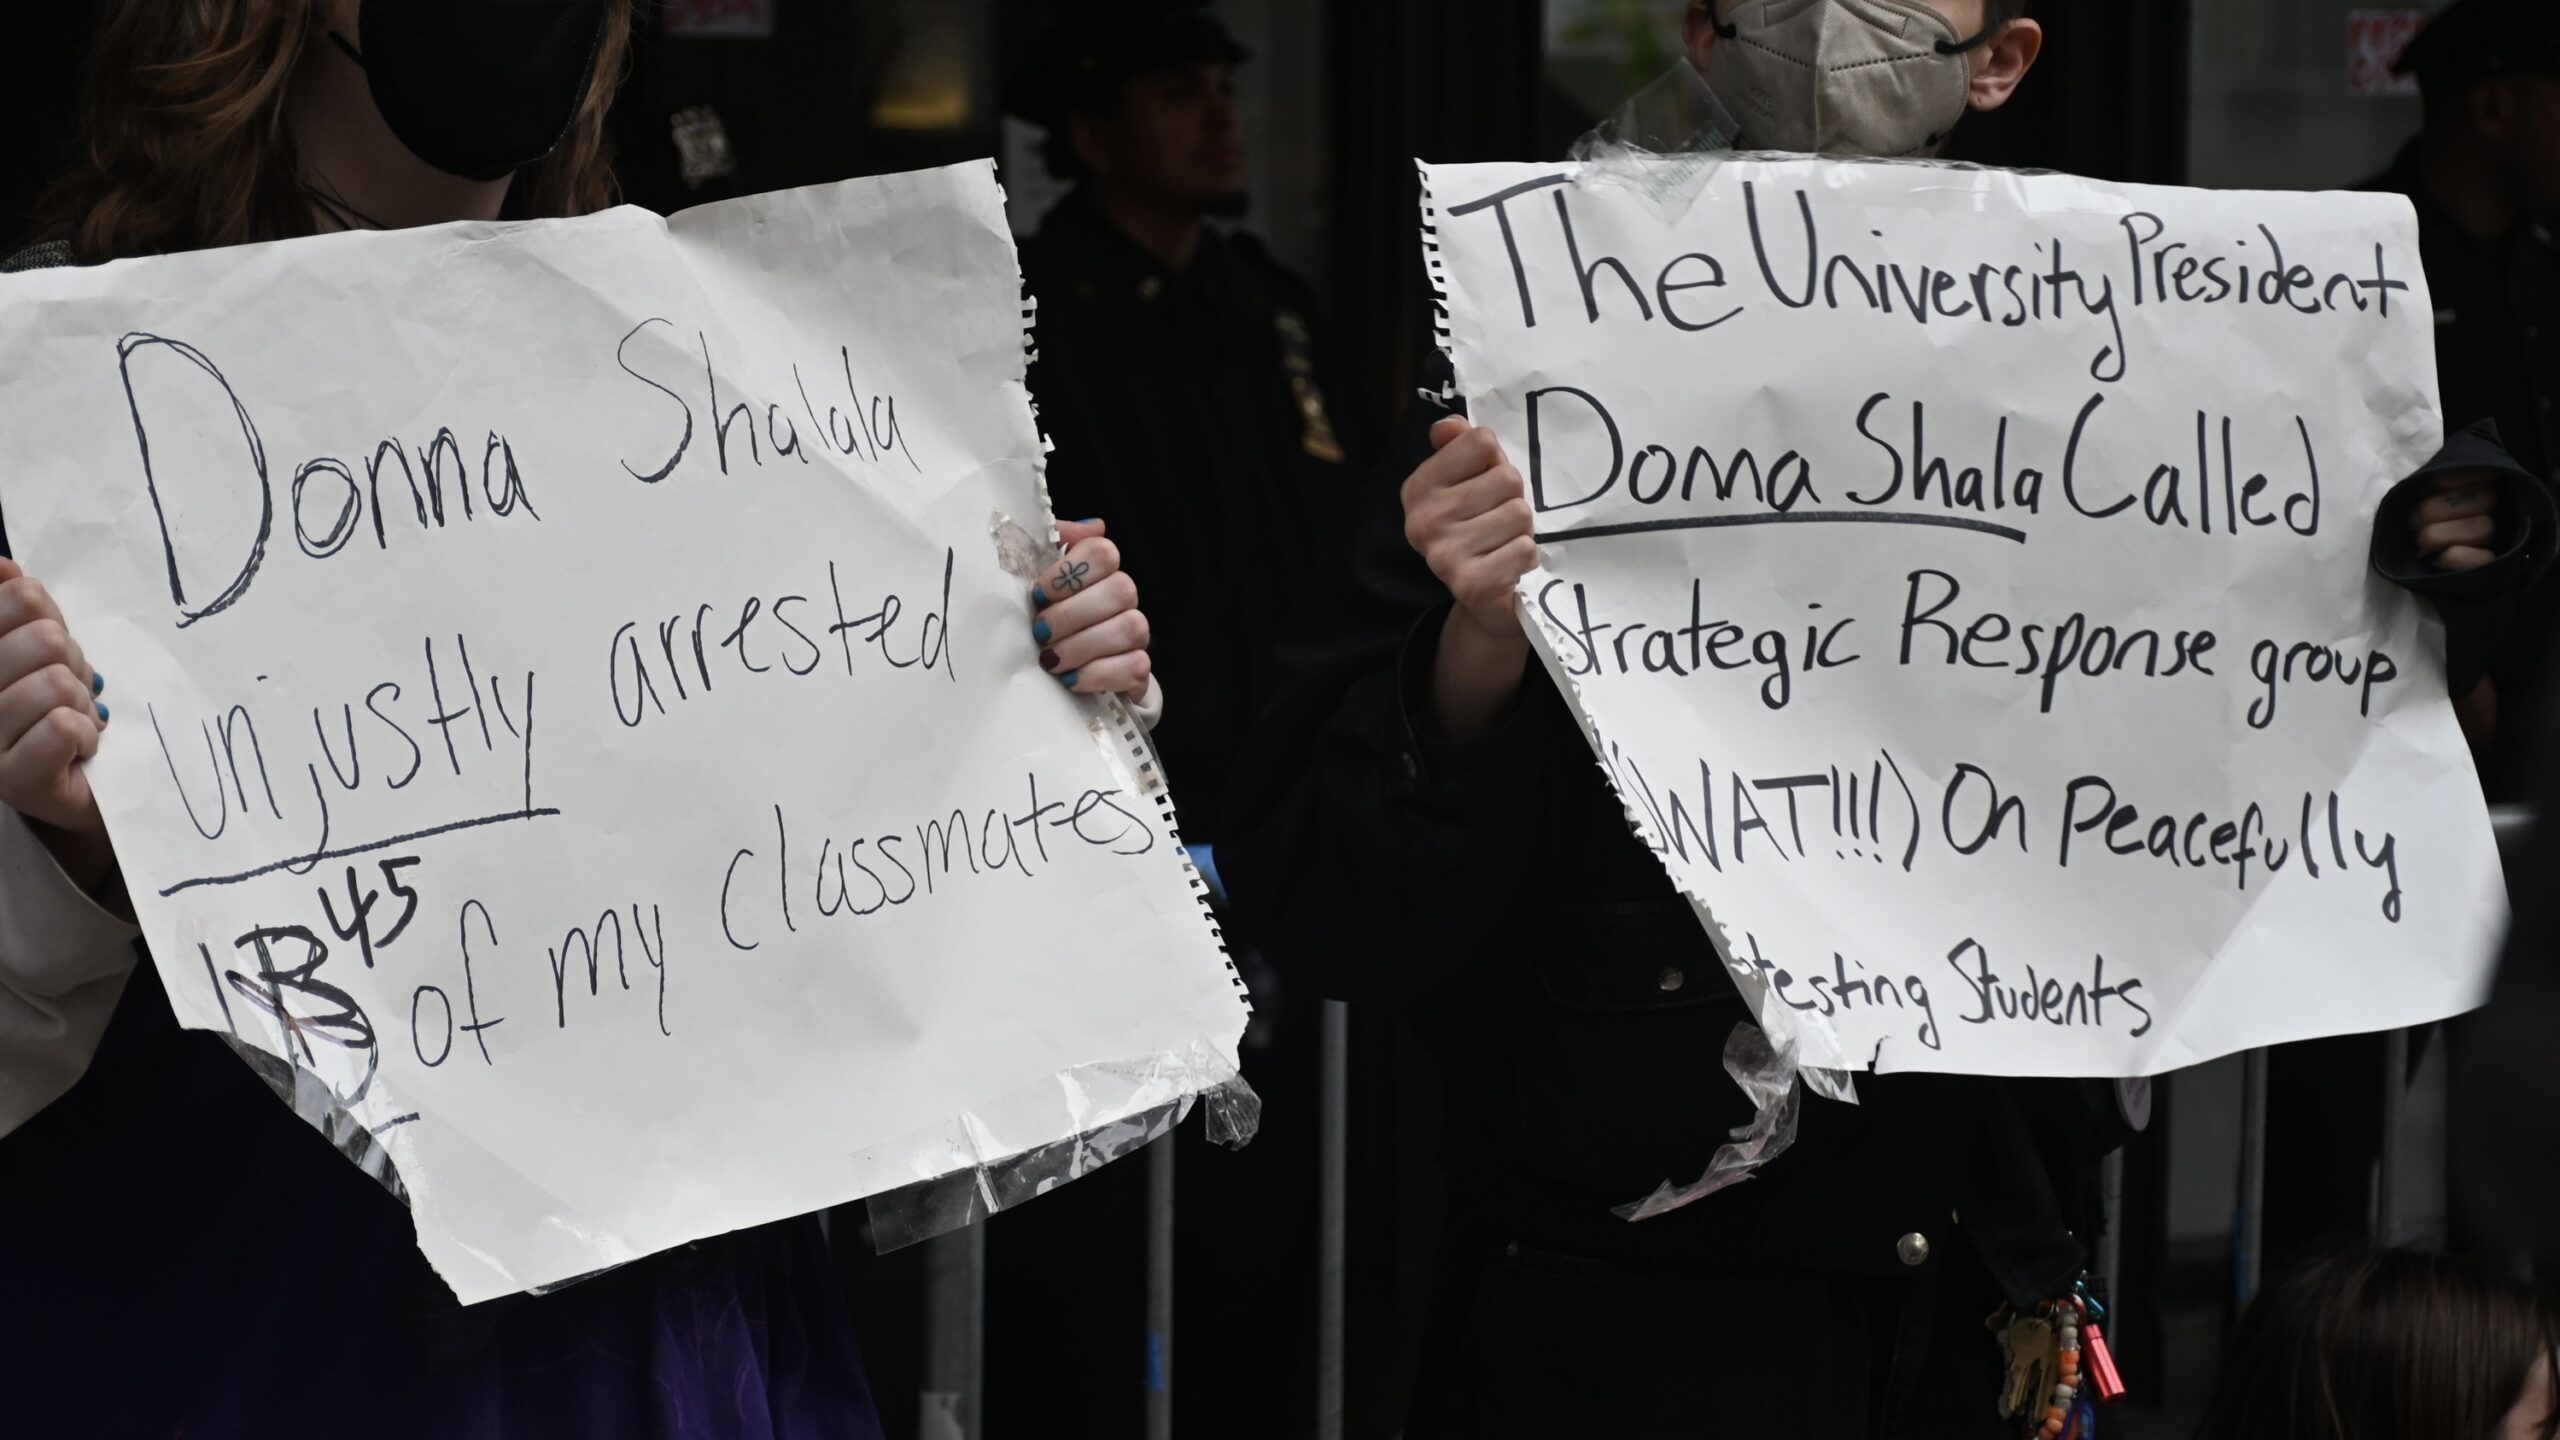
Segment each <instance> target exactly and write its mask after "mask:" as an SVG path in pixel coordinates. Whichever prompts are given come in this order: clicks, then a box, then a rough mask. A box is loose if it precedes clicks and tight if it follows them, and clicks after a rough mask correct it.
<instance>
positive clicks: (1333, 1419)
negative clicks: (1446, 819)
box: [922, 807, 2532, 1440]
mask: <svg viewBox="0 0 2560 1440" xmlns="http://www.w3.org/2000/svg"><path fill="white" fill-rule="evenodd" d="M2491 820H2492V822H2493V823H2494V825H2495V827H2496V830H2497V835H2498V846H2499V849H2500V851H2501V853H2508V852H2511V851H2512V849H2513V847H2515V846H2516V845H2517V844H2518V843H2520V842H2521V841H2522V839H2523V837H2524V835H2525V832H2526V831H2527V830H2528V829H2530V828H2531V823H2532V816H2531V814H2530V812H2528V811H2526V810H2524V809H2521V808H2515V807H2501V808H2499V809H2497V810H2494V811H2493V812H2492V813H2491ZM1322 1045H1323V1054H1322V1056H1321V1057H1320V1059H1319V1062H1318V1063H1319V1066H1320V1075H1321V1077H1322V1078H1321V1092H1320V1098H1319V1104H1320V1109H1321V1113H1320V1116H1319V1120H1320V1128H1319V1138H1318V1142H1317V1166H1316V1176H1315V1183H1316V1186H1317V1216H1318V1230H1317V1235H1318V1239H1317V1255H1316V1265H1315V1275H1316V1284H1317V1296H1316V1324H1317V1334H1316V1373H1315V1375H1314V1377H1313V1383H1314V1386H1315V1413H1316V1435H1317V1437H1318V1440H1341V1436H1342V1433H1343V1415H1344V1379H1343V1375H1344V1372H1343V1356H1344V1346H1345V1321H1344V1277H1345V1248H1344V1237H1345V1234H1346V1233H1347V1227H1348V1222H1349V1210H1348V1178H1349V1177H1348V1156H1349V1144H1348V1136H1349V1133H1350V1018H1349V1011H1348V1010H1347V1009H1346V1008H1345V1007H1344V1006H1343V1005H1342V1004H1340V1003H1339V1002H1331V1001H1329V1002H1327V1003H1326V1004H1325V1007H1324V1023H1323V1034H1322ZM2385 1048H2386V1055H2387V1058H2386V1060H2385V1063H2384V1066H2383V1083H2382V1095H2381V1097H2380V1099H2381V1103H2382V1145H2381V1150H2380V1157H2379V1162H2378V1164H2377V1167H2376V1170H2377V1174H2376V1186H2375V1189H2376V1194H2375V1198H2374V1207H2373V1217H2374V1224H2373V1229H2374V1234H2375V1237H2376V1238H2377V1239H2379V1240H2380V1241H2382V1242H2383V1243H2385V1244H2396V1243H2399V1242H2400V1241H2401V1240H2403V1239H2405V1238H2406V1230H2407V1223H2406V1222H2407V1217H2406V1215H2405V1213H2404V1211H2403V1207H2402V1204H2401V1200H2400V1183H2401V1175H2402V1171H2403V1168H2404V1166H2405V1163H2406V1155H2407V1149H2406V1145H2405V1138H2404V1137H2405V1132H2406V1128H2407V1122H2408V1118H2409V1117H2408V1103H2409V1095H2408V1086H2409V1032H2408V1031H2406V1030H2399V1031H2394V1032H2392V1033H2391V1035H2390V1036H2389V1037H2388V1040H2387V1043H2386V1047H2385ZM2240 1134H2241V1150H2240V1177H2239V1204H2238V1207H2237V1213H2236V1216H2235V1224H2234V1231H2233V1235H2232V1242H2233V1262H2234V1263H2233V1284H2234V1287H2235V1289H2236V1298H2237V1299H2238V1300H2239V1301H2240V1302H2241V1303H2243V1304H2246V1303H2247V1302H2248V1301H2249V1299H2250V1298H2251V1297H2253V1296H2254V1295H2256V1293H2257V1291H2258V1287H2259V1284H2260V1282H2261V1281H2262V1280H2263V1278H2264V1264H2265V1247H2266V1181H2267V1052H2266V1051H2264V1050H2252V1051H2250V1052H2249V1053H2248V1055H2247V1056H2246V1057H2244V1060H2243V1069H2242V1079H2241V1100H2240ZM1146 1153H1147V1159H1146V1164H1147V1218H1146V1236H1147V1241H1146V1266H1147V1288H1146V1336H1145V1353H1144V1366H1145V1368H1144V1372H1143V1383H1144V1385H1145V1387H1146V1434H1147V1440H1171V1437H1172V1435H1173V1385H1174V1357H1175V1350H1174V1318H1175V1317H1174V1308H1173V1240H1174V1154H1175V1145H1174V1136H1173V1135H1172V1134H1170V1133H1168V1134H1166V1135H1165V1136H1164V1137H1163V1138H1161V1139H1159V1140H1157V1141H1156V1142H1155V1143H1154V1144H1152V1145H1150V1146H1148V1147H1147V1152H1146ZM2101 1183H2102V1186H2103V1193H2104V1196H2105V1203H2106V1234H2105V1236H2104V1237H2103V1238H2102V1239H2101V1240H2100V1242H2099V1249H2098V1255H2097V1257H2096V1265H2097V1270H2098V1273H2099V1274H2100V1275H2101V1276H2103V1277H2105V1278H2106V1280H2107V1281H2108V1283H2109V1284H2111V1285H2117V1286H2118V1287H2119V1288H2121V1286H2120V1282H2121V1280H2122V1266H2123V1254H2124V1252H2123V1247H2122V1244H2121V1241H2120V1238H2119V1237H2120V1233H2121V1231H2122V1228H2123V1214H2124V1210H2123V1206H2124V1162H2123V1156H2121V1155H2115V1156H2110V1157H2109V1158H2108V1160H2107V1162H2106V1165H2105V1168H2104V1170H2103V1172H2102V1176H2101ZM985 1286H986V1232H985V1228H984V1222H983V1221H982V1222H980V1223H978V1224H974V1225H971V1226H969V1227H968V1228H966V1229H964V1230H958V1231H954V1232H952V1233H951V1234H948V1235H944V1236H941V1237H939V1238H938V1239H935V1240H933V1241H930V1242H928V1249H927V1252H926V1263H925V1354H924V1389H925V1394H924V1421H923V1429H922V1434H923V1436H924V1440H979V1437H980V1435H981V1430H980V1424H981V1417H982V1416H983V1414H984V1413H985V1407H984V1398H985V1351H986V1342H985V1333H986V1298H985V1294H986V1292H985Z"/></svg>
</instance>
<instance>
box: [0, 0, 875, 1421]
mask: <svg viewBox="0 0 2560 1440" xmlns="http://www.w3.org/2000/svg"><path fill="white" fill-rule="evenodd" d="M99 8H100V10H101V12H102V13H101V16H100V29H99V32H98V36H97V40H96V43H95V46H94V49H93V51H92V55H91V73H90V76H89V92H90V105H89V112H88V114H87V116H86V121H85V129H86V132H87V133H86V134H85V135H84V136H83V143H82V144H81V145H80V146H79V147H78V154H79V155H80V156H81V163H80V165H79V166H78V168H76V169H75V170H74V171H73V173H71V174H70V175H69V176H67V177H66V178H65V179H64V180H63V181H62V183H61V184H60V185H59V186H58V187H57V188H56V189H55V191H54V192H53V194H52V195H51V197H50V198H49V200H48V202H47V204H46V206H45V209H44V216H45V231H44V235H45V239H44V241H43V242H42V243H39V244H37V245H35V246H32V247H30V248H28V249H26V250H22V251H20V252H18V253H17V254H15V255H13V256H11V257H9V258H8V259H7V260H6V262H5V263H0V269H6V270H23V269H28V268H32V267H35V266H43V265H58V264H69V263H86V262H96V261H103V260H108V259H113V258H116V257H119V256H127V255H141V254H150V253H156V252H163V251H172V250H185V249H203V248H211V247H215V246H220V245H229V244H239V243H248V242H255V241H263V240H275V239H283V238H287V237H291V236H297V235H308V234H313V233H316V232H325V231H329V230H336V229H356V228H372V227H395V226H408V225H421V224H433V223H438V222H444V221H457V220H487V219H492V218H497V217H500V216H522V217H544V216H559V215H570V214H578V213H583V212H586V211H591V210H595V209H599V208H601V207H602V206H604V205H605V204H607V203H609V202H610V199H611V194H612V177H611V172H610V169H609V167H608V166H607V165H606V163H605V159H604V156H603V154H602V147H603V134H604V126H605V118H606V115H605V112H606V109H607V106H608V105H609V103H610V101H611V98H612V91H613V87H614V82H615V80H616V78H617V76H618V74H619V72H620V66H621V63H622V61H621V57H622V55H623V53H624V49H625V44H626V40H627V33H628V27H629V25H630V23H631V14H632V4H631V0H362V3H361V4H359V3H358V0H190V3H187V4H183V5H173V4H169V3H167V0H106V3H103V4H102V5H101V6H100V7H99ZM7 283H8V282H7V281H6V280H5V279H0V291H4V290H5V287H6V285H7ZM6 557H7V544H6V540H5V536H0V1433H5V1434H8V1435H11V1436H21V1435H23V1436H28V1437H46V1440H51V1437H56V1436H62V1437H73V1436H77V1437H90V1436H97V1437H127V1436H133V1437H146V1436H148V1437H164V1436H174V1435H183V1436H186V1437H188V1440H343V1437H347V1436H359V1435H360V1436H365V1437H368V1440H371V1437H390V1440H413V1437H414V1440H517V1437H522V1440H554V1437H564V1436H581V1437H583V1436H599V1437H602V1436H615V1437H620V1436H654V1435H678V1434H680V1435H685V1436H689V1437H691V1436H698V1437H705V1440H875V1437H878V1436H879V1435H880V1434H881V1433H882V1432H881V1429H880V1423H879V1418H878V1416H877V1414H876V1413H875V1411H874V1407H873V1405H872V1402H871V1398H870V1395H869V1392H868V1387H867V1382H866V1381H865V1379H864V1376H863V1373H862V1368H861V1363H860V1360H859V1359H858V1357H857V1356H856V1354H855V1351H854V1348H853V1343H852V1337H851V1334H850V1328H849V1325H848V1322H847V1319H846V1316H845V1314H844V1310H843V1300H842V1296H841V1293H840V1291H839V1290H838V1287H837V1283H836V1279H835V1275H834V1270H833V1266H832V1264H831V1263H830V1262H829V1260H828V1258H827V1255H826V1251H825V1240H824V1237H823V1235H822V1234H821V1233H820V1231H819V1228H818V1225H817V1222H816V1221H815V1220H814V1219H811V1218H805V1217H804V1218H803V1219H801V1220H798V1221H793V1222H787V1223H784V1224H778V1225H771V1226H765V1227H762V1228H760V1229H756V1230H752V1231H746V1232H742V1233H739V1234H736V1235H729V1236H723V1237H719V1238H717V1239H712V1240H706V1241H703V1242H701V1243H700V1244H697V1245H692V1246H687V1247H685V1248H683V1249H681V1250H678V1251H673V1252H669V1253H667V1254H663V1255H657V1256H652V1257H649V1258H647V1259H644V1260H641V1261H637V1262H635V1263H633V1264H631V1265H628V1266H625V1267H623V1268H622V1269H620V1270H617V1271H614V1272H611V1273H609V1274H606V1275H602V1276H598V1277H594V1278H591V1279H589V1280H586V1281H583V1282H581V1283H579V1284H576V1285H573V1286H570V1287H569V1288H567V1289H566V1290H563V1291H561V1292H559V1293H557V1294H554V1295H549V1296H544V1297H529V1296H517V1297H511V1298H509V1299H506V1300H500V1301H493V1302H490V1303H488V1304H484V1305H478V1306H473V1307H470V1308H469V1309H464V1308H462V1307H460V1306H458V1305H456V1304H455V1303H454V1300H453V1297H452V1294H451V1292H450V1291H449V1290H447V1289H446V1288H445V1287H444V1285H443V1283H442V1282H441V1281H440V1280H438V1279H437V1278H436V1277H435V1275H434V1274H433V1272H432V1271H430V1270H429V1269H428V1267H427V1265H426V1262H425V1260H424V1259H423V1257H421V1256H420V1255H419V1253H418V1251H417V1248H416V1246H415V1243H414V1241H413V1237H412V1232H411V1226H410V1222H409V1217H408V1215H407V1213H406V1211H405V1209H404V1207H403V1205H402V1203H401V1201H400V1200H399V1199H398V1198H396V1197H394V1196H393V1195H392V1194H390V1193H389V1192H387V1191H386V1190H385V1189H384V1188H383V1186H382V1185H380V1184H378V1183H377V1182H376V1181H374V1180H373V1179H371V1178H368V1177H367V1176H366V1175H365V1174H364V1173H362V1172H361V1171H359V1170H358V1169H357V1168H356V1167H355V1166H354V1165H351V1164H349V1163H348V1162H347V1161H346V1160H345V1159H343V1158H341V1157H340V1156H339V1155H337V1154H336V1153H333V1151H332V1149H331V1146H330V1144H329V1142H328V1141H327V1140H326V1139H324V1138H323V1137H322V1136H320V1135H319V1134H318V1133H316V1132H315V1131H314V1130H313V1129H312V1128H311V1127H310V1126H309V1125H307V1124H305V1122H304V1121H302V1120H301V1119H298V1118H296V1116H295V1115H294V1114H293V1113H292V1111H291V1110H289V1109H288V1108H287V1107H286V1106H285V1105H284V1104H281V1103H279V1102H278V1100H277V1098H276V1097H275V1095H273V1094H271V1093H270V1092H269V1091H268V1088H267V1086H266V1084H265V1083H264V1082H263V1081H262V1080H261V1079H260V1077H259V1075H258V1074H257V1073H255V1072H253V1071H252V1070H251V1068H250V1067H248V1066H246V1065H243V1064H242V1063H241V1060H240V1059H239V1057H237V1056H235V1055H234V1054H232V1053H231V1052H230V1051H229V1050H228V1049H227V1048H226V1047H225V1046H224V1045H223V1043H222V1042H221V1041H220V1040H219V1039H218V1038H217V1037H214V1036H212V1035H208V1034H206V1033H204V1032H201V1031H182V1030H180V1029H179V1028H178V1025H177V1023H176V1021H175V1019H174V1018H173V1016H172V1014H171V1011H170V1007H169V1003H168V1000H167V997H166V995H165V994H164V993H163V991H162V989H161V987H160V983H159V979H158V976H157V972H156V971H155V970H154V968H153V966H152V964H151V962H150V961H149V960H148V958H147V957H138V956H137V953H136V941H135V932H134V930H133V928H132V926H131V924H130V923H129V915H130V912H129V909H128V907H126V906H125V905H124V903H123V901H122V899H121V891H120V881H119V879H118V876H117V872H116V864H115V857H114V853H113V851H112V849H111V848H110V847H109V845H108V843H107V837H106V835H105V832H104V828H103V826H102V825H101V824H100V823H99V822H98V817H97V811H96V807H95V805H94V803H90V802H89V797H88V793H87V789H86V781H85V778H83V775H82V772H81V769H80V767H79V765H78V763H77V761H78V757H79V756H81V755H83V754H87V753H93V752H94V750H95V747H96V746H97V744H98V743H99V735H100V732H101V730H102V729H103V727H105V726H106V725H107V724H108V723H109V703H110V700H111V697H112V694H113V692H111V691H109V690H108V689H107V688H106V684H105V680H104V677H100V676H96V675H95V674H94V673H93V672H91V671H90V669H89V667H88V665H87V662H86V660H85V659H84V658H83V657H82V655H81V653H80V651H79V648H78V643H77V640H76V638H75V637H74V636H73V635H72V634H71V633H70V632H69V631H68V630H66V629H65V628H64V627H63V625H62V623H61V616H60V613H59V611H58V609H56V608H54V607H53V604H52V602H51V600H50V599H49V598H47V597H46V596H45V593H44V591H43V588H42V587H41V586H40V585H38V584H36V583H35V581H34V579H33V578H32V577H29V576H27V575H25V574H23V573H22V572H21V571H20V569H19V567H18V566H16V565H15V564H14V563H12V562H11V561H10V560H8V559H7V558H6ZM137 708H138V707H137ZM137 961H138V962H139V963H137Z"/></svg>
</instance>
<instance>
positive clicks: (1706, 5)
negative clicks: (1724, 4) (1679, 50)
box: [1680, 0, 1721, 75]
mask: <svg viewBox="0 0 2560 1440" xmlns="http://www.w3.org/2000/svg"><path fill="white" fill-rule="evenodd" d="M1719 3H1721V0H1689V11H1688V13H1687V14H1686V15H1684V16H1682V17H1681V19H1680V40H1681V44H1682V45H1683V46H1684V47H1685V48H1686V49H1687V50H1688V52H1689V63H1690V64H1691V65H1692V66H1695V67H1696V68H1697V71H1698V73H1699V74H1701V75H1704V74H1706V73H1708V72H1707V66H1708V62H1709V61H1711V60H1713V59H1714V58H1715V53H1716V6H1717V5H1718V4H1719Z"/></svg>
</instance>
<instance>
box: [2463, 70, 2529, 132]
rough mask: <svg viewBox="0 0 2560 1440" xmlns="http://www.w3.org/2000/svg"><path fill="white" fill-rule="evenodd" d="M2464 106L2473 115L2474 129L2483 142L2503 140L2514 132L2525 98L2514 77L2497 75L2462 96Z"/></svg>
mask: <svg viewBox="0 0 2560 1440" xmlns="http://www.w3.org/2000/svg"><path fill="white" fill-rule="evenodd" d="M2463 106H2464V108H2465V109H2467V110H2469V111H2470V113H2471V128H2472V129H2473V130H2474V131H2477V132H2478V133H2479V134H2480V135H2481V136H2482V137H2483V138H2484V139H2489V140H2503V139H2505V138H2507V137H2508V136H2509V135H2512V134H2514V133H2515V129H2516V126H2517V124H2518V123H2519V122H2520V120H2521V118H2522V116H2523V113H2524V97H2523V96H2522V95H2519V94H2518V93H2517V92H2516V86H2515V84H2514V77H2512V76H2504V75H2502V76H2497V77H2495V78H2492V79H2488V80H2482V81H2479V82H2478V83H2476V84H2474V85H2473V86H2472V87H2471V93H2470V94H2468V95H2466V96H2464V97H2463Z"/></svg>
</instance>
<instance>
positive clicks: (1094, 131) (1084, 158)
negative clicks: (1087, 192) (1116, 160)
mask: <svg viewBox="0 0 2560 1440" xmlns="http://www.w3.org/2000/svg"><path fill="white" fill-rule="evenodd" d="M1102 128H1103V127H1102V121H1101V120H1100V119H1099V118H1097V117H1096V116H1095V115H1094V113H1093V112H1092V111H1090V110H1078V111H1075V112H1074V113H1072V114H1070V115H1068V116H1067V143H1068V144H1069V145H1071V146H1074V147H1075V152H1076V166H1077V168H1078V169H1080V170H1082V171H1083V172H1084V173H1085V174H1087V175H1090V176H1093V177H1094V178H1096V179H1102V178H1105V177H1108V176H1109V175H1110V174H1111V172H1112V169H1113V167H1112V164H1111V147H1110V146H1108V145H1106V144H1104V143H1103V141H1102Z"/></svg>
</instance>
